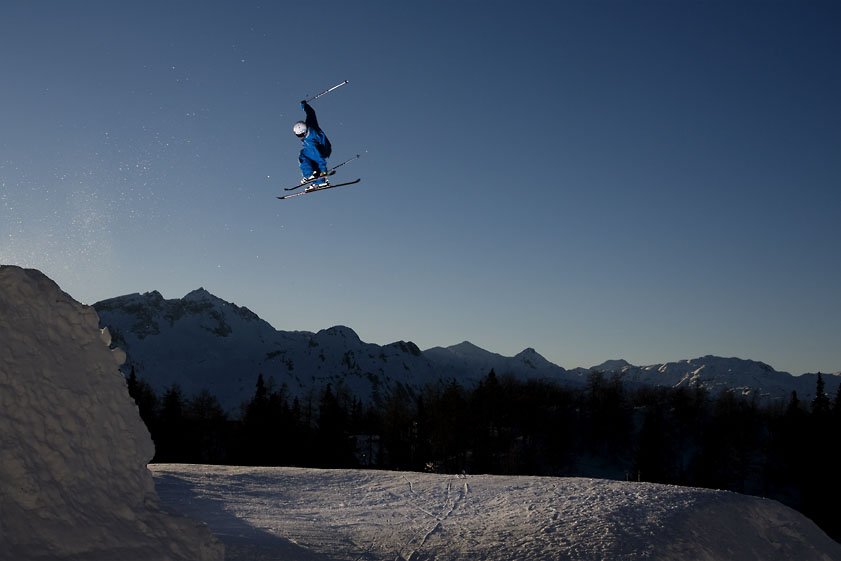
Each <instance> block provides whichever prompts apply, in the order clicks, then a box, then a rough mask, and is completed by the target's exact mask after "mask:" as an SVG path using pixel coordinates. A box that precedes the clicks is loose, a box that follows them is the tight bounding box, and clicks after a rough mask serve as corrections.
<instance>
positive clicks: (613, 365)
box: [590, 358, 633, 372]
mask: <svg viewBox="0 0 841 561" xmlns="http://www.w3.org/2000/svg"><path fill="white" fill-rule="evenodd" d="M631 366H633V365H632V364H631V363H630V362H628V361H627V360H624V359H621V358H618V359H612V360H606V361H604V362H603V363H601V364H598V365H596V366H591V367H590V370H598V371H599V372H620V371H622V369H624V368H629V367H631Z"/></svg>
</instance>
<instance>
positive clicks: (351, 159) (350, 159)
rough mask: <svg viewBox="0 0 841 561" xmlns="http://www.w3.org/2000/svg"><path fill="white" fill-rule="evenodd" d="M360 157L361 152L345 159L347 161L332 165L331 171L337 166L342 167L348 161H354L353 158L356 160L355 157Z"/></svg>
mask: <svg viewBox="0 0 841 561" xmlns="http://www.w3.org/2000/svg"><path fill="white" fill-rule="evenodd" d="M358 157H359V154H357V155H356V156H353V157H351V158H348V159H347V160H345V161H344V162H342V163H341V164H336V165H335V166H333V167H332V168H330V169H331V171H332V170H335V169H336V168H340V167H342V166H343V165H345V164H346V163H348V162H352V161H353V160H355V159H356V158H358Z"/></svg>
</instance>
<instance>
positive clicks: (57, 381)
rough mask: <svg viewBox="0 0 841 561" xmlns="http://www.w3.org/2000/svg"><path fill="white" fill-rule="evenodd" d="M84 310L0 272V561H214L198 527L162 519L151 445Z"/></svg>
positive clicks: (23, 273)
mask: <svg viewBox="0 0 841 561" xmlns="http://www.w3.org/2000/svg"><path fill="white" fill-rule="evenodd" d="M110 338H111V337H110V335H109V334H108V332H107V330H104V331H101V330H100V328H99V318H98V316H97V314H96V312H95V311H94V309H93V308H91V307H88V306H83V305H81V304H79V303H78V302H76V301H75V300H73V299H72V298H71V297H70V296H68V295H67V294H65V293H64V292H62V291H61V290H60V289H59V287H58V286H57V285H56V284H55V283H54V282H53V281H51V280H50V279H49V278H47V277H46V276H45V275H43V274H42V273H40V272H39V271H35V270H31V269H29V270H27V269H21V268H19V267H11V266H0V481H2V487H0V561H6V560H8V561H12V560H21V559H40V560H59V559H62V560H69V559H91V560H93V559H120V560H121V561H145V560H149V561H152V560H162V559H168V560H172V561H181V560H183V561H187V560H191V561H217V560H221V559H223V557H224V552H223V548H222V546H221V544H219V543H218V542H217V541H216V540H215V539H214V538H213V537H212V536H211V534H210V533H209V531H208V530H207V528H206V527H203V526H200V525H199V524H198V523H196V522H193V521H190V520H188V519H186V518H178V517H174V516H172V515H170V514H165V513H163V512H162V511H161V510H160V508H159V506H158V505H159V501H158V496H157V494H156V492H155V486H154V483H153V480H152V476H151V474H150V472H149V471H148V469H147V468H146V464H147V463H148V461H149V460H150V459H151V458H152V456H153V454H154V446H153V444H152V440H151V438H150V437H149V433H148V432H147V431H146V427H145V426H144V425H143V423H142V421H141V420H140V416H139V415H138V412H137V407H136V406H135V405H134V403H133V402H132V401H131V398H130V397H129V395H128V390H127V387H126V381H125V378H124V377H123V376H122V375H121V374H120V373H119V371H118V370H117V366H118V364H120V363H122V362H123V361H124V360H125V355H124V354H123V353H122V351H118V350H117V351H113V350H112V349H109V348H108V341H110Z"/></svg>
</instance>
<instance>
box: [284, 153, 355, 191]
mask: <svg viewBox="0 0 841 561" xmlns="http://www.w3.org/2000/svg"><path fill="white" fill-rule="evenodd" d="M357 158H359V154H357V155H356V156H354V157H352V158H348V159H347V160H345V161H344V162H342V163H340V164H336V165H335V166H333V167H332V168H330V169H329V170H327V175H326V176H321V177H316V178H314V179H309V180H307V181H304V182H302V183H299V184H298V185H295V186H294V187H285V188H284V189H283V190H284V191H295V190H297V189H300V188H301V187H304V190H303V191H298V192H297V193H291V194H289V195H279V196H278V197H277V198H278V199H280V200H283V199H291V198H292V197H299V196H301V195H309V194H310V193H317V192H318V191H326V190H327V189H335V188H336V187H345V186H347V185H355V184H356V183H359V182H360V181H362V179H361V178H360V179H354V180H353V181H345V182H344V183H330V182H329V181H328V180H327V178H328V177H331V176H332V175H333V174H335V173H336V169H338V168H340V167H342V166H343V165H345V164H346V163H348V162H352V161H353V160H355V159H357ZM319 181H322V182H323V183H318V182H319Z"/></svg>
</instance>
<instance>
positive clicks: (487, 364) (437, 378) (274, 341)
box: [93, 287, 841, 410]
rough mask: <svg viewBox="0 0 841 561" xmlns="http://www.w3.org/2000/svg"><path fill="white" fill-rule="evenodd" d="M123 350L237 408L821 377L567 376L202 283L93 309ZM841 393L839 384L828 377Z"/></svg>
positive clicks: (733, 364)
mask: <svg viewBox="0 0 841 561" xmlns="http://www.w3.org/2000/svg"><path fill="white" fill-rule="evenodd" d="M93 308H94V309H95V310H96V311H97V312H98V314H99V317H100V324H101V326H102V327H108V328H109V330H110V332H111V334H112V338H113V341H114V343H113V344H114V345H115V346H119V347H121V348H122V349H123V350H124V351H125V352H126V354H127V355H128V360H127V361H126V366H125V368H126V369H129V368H132V367H133V368H135V370H136V371H137V374H138V375H139V376H141V377H143V378H144V379H146V380H147V381H148V382H149V383H150V384H151V385H152V386H153V387H154V388H155V389H156V390H158V391H160V390H162V389H164V388H166V387H168V386H170V385H172V384H173V383H177V384H179V385H180V386H181V388H182V389H183V390H184V391H185V392H186V393H188V394H189V393H196V392H198V391H201V390H203V389H208V390H210V391H211V392H212V393H215V394H216V395H217V397H219V399H220V401H221V402H222V403H223V405H224V406H225V407H226V408H227V409H229V410H233V409H236V408H237V407H238V406H239V405H240V404H241V403H242V402H243V401H246V400H247V399H249V398H250V397H251V396H252V394H253V389H254V383H255V382H256V379H257V377H258V375H260V374H262V375H263V376H264V377H265V378H267V379H272V380H273V381H274V383H275V384H276V385H278V386H285V387H286V389H287V391H288V392H289V393H291V394H292V395H295V396H298V397H303V398H306V397H312V395H313V392H314V391H318V390H319V389H320V388H321V387H323V386H326V385H327V384H333V385H334V386H343V387H345V388H346V389H347V390H348V391H350V393H352V394H353V395H355V396H357V397H359V398H360V399H362V400H363V401H370V400H372V399H376V397H377V396H383V395H384V394H388V393H389V392H392V391H395V390H396V389H398V388H403V389H407V390H409V391H410V392H411V391H417V390H419V389H420V388H421V387H423V386H424V385H425V384H428V383H441V382H446V381H450V380H455V381H457V382H459V383H461V384H463V385H468V386H469V385H473V384H477V383H478V382H479V381H480V380H481V379H482V378H484V377H485V376H486V375H487V374H488V372H490V371H491V370H493V371H495V372H496V373H497V375H501V376H513V377H515V378H517V379H520V380H545V381H553V382H557V383H560V384H566V385H571V386H583V385H585V384H586V383H587V380H588V378H589V377H590V375H591V374H592V373H593V372H601V373H603V374H604V375H605V376H617V377H619V378H620V379H621V380H622V381H623V382H624V383H625V384H626V385H628V386H631V387H633V386H670V387H698V386H700V387H704V388H706V389H707V390H709V391H711V392H713V393H718V392H721V391H725V390H730V391H733V392H735V393H737V394H741V395H746V396H748V395H756V396H758V397H759V398H760V399H762V400H771V401H785V400H788V399H789V397H790V395H791V392H792V391H796V392H797V394H798V396H799V398H800V399H806V400H808V399H810V398H811V396H812V395H813V394H814V389H815V383H816V378H817V374H802V375H799V376H793V375H791V374H789V373H788V372H778V371H776V370H774V369H773V368H772V367H771V366H769V365H767V364H765V363H763V362H760V361H755V360H749V359H741V358H737V357H730V358H725V357H717V356H713V355H705V356H702V357H697V358H693V359H685V360H680V361H675V362H667V363H662V364H653V365H646V366H636V365H633V364H631V363H629V362H627V361H625V360H624V359H611V360H607V361H605V362H603V363H601V364H599V365H597V366H594V367H590V368H582V367H578V368H573V369H570V370H567V369H565V368H563V367H561V366H559V365H557V364H554V363H552V362H551V361H549V360H547V359H546V358H545V357H543V356H542V355H540V354H539V353H538V352H537V351H536V350H535V349H534V348H532V347H527V348H525V349H523V350H522V351H521V352H519V353H517V354H516V355H514V356H513V357H506V356H503V355H500V354H498V353H495V352H492V351H488V350H486V349H483V348H481V347H478V346H476V345H474V344H473V343H470V342H469V341H462V342H461V343H458V344H456V345H452V346H449V347H440V346H439V347H432V348H429V349H426V350H421V349H420V348H419V347H418V346H417V345H415V344H414V343H413V342H411V341H395V342H392V343H388V344H386V345H377V344H374V343H366V342H364V341H362V340H361V339H360V337H359V335H358V334H357V333H356V332H355V331H354V330H353V329H352V328H351V327H348V326H344V325H336V326H332V327H328V328H325V329H322V330H319V331H318V332H315V333H313V332H309V331H280V330H277V329H275V328H274V327H273V326H272V325H271V324H269V323H268V322H267V321H265V320H263V319H261V318H260V317H259V316H258V315H257V314H256V313H254V312H253V311H251V310H249V309H248V308H246V307H240V306H237V305H236V304H233V303H231V302H227V301H225V300H223V299H221V298H218V297H217V296H215V295H213V294H211V293H210V292H208V291H207V290H205V289H204V288H202V287H200V288H198V289H196V290H193V291H191V292H189V293H188V294H187V295H185V296H184V297H183V298H180V299H170V300H167V299H165V298H163V296H162V295H161V294H160V293H159V292H158V291H151V292H146V293H143V294H139V293H133V294H127V295H123V296H117V297H114V298H109V299H106V300H102V301H100V302H97V303H95V304H94V305H93ZM824 379H825V382H826V391H827V393H828V394H830V395H834V392H835V391H837V388H838V386H839V381H841V376H839V375H837V374H824Z"/></svg>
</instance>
